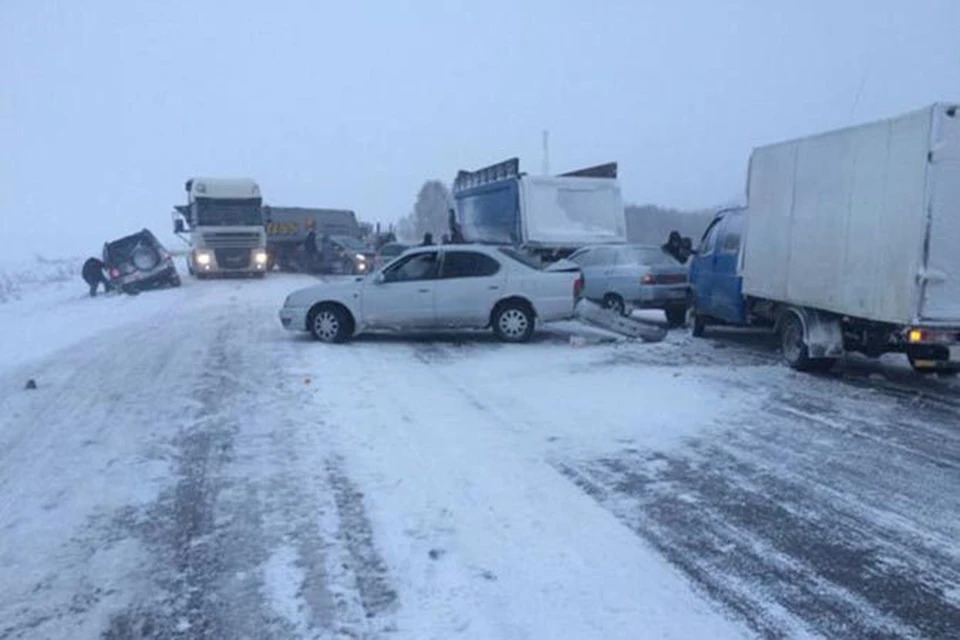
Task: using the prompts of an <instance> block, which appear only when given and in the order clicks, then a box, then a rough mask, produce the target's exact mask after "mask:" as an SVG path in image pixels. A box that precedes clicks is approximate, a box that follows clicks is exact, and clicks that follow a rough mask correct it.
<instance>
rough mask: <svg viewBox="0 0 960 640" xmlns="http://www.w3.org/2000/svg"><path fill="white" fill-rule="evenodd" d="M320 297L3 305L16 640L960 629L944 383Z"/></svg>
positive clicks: (893, 364) (2, 417)
mask: <svg viewBox="0 0 960 640" xmlns="http://www.w3.org/2000/svg"><path fill="white" fill-rule="evenodd" d="M308 282H311V281H310V280H309V279H308V278H306V277H298V276H291V275H271V277H269V278H267V279H266V280H263V281H239V280H236V281H234V280H227V281H208V282H202V283H198V282H195V281H193V280H191V279H186V280H185V282H184V286H183V287H182V288H180V289H171V290H164V291H156V292H148V293H144V294H142V295H140V296H137V297H126V296H110V297H102V298H97V299H90V298H88V297H87V296H86V290H85V286H84V285H83V283H82V282H80V281H79V280H77V279H75V280H73V281H68V282H61V283H59V284H58V283H53V284H47V285H44V286H38V287H32V288H31V290H30V291H29V292H26V293H23V292H21V294H20V295H18V296H17V298H16V299H11V300H9V301H8V302H7V303H6V304H0V332H2V334H0V335H2V336H3V340H2V343H0V585H2V589H0V639H4V640H6V639H8V638H9V639H13V638H43V639H46V638H70V639H74V638H76V639H85V638H91V639H92V638H107V639H121V638H258V639H259V638H396V639H404V640H405V639H410V640H426V639H430V638H437V639H446V638H477V639H480V638H484V639H486V638H511V639H512V638H545V639H551V640H552V639H566V638H570V639H576V640H581V639H583V640H586V639H591V638H598V639H599V638H603V639H613V638H630V639H635V638H676V639H687V638H689V639H701V638H710V639H717V640H724V639H727V638H750V637H763V638H781V637H783V638H807V637H822V638H865V637H870V638H880V637H883V638H888V637H889V638H894V637H908V638H913V637H916V638H920V637H929V638H956V637H958V635H960V542H958V541H960V397H958V394H957V392H958V387H957V386H956V383H955V382H945V381H941V380H937V379H932V380H927V379H919V378H917V377H915V376H913V374H912V373H911V372H910V371H909V369H907V368H906V367H905V366H904V363H903V362H901V361H900V360H899V359H897V358H891V359H888V360H884V361H883V362H879V363H878V362H873V361H868V360H864V359H851V360H850V361H848V362H846V363H845V364H844V365H843V367H841V368H840V370H839V371H837V372H834V373H833V374H830V375H826V376H810V375H801V374H796V373H793V372H791V371H789V370H788V369H786V368H784V367H782V366H780V365H779V364H778V363H777V358H776V354H775V341H774V340H771V339H770V338H769V337H767V336H764V335H762V334H749V333H744V332H724V333H722V334H721V333H720V332H719V331H718V332H716V333H714V334H711V335H710V337H708V339H706V340H694V339H692V338H690V337H688V336H687V335H686V334H685V333H684V332H673V333H672V334H671V335H670V337H668V339H667V340H666V341H664V342H663V343H659V344H654V345H648V344H642V343H636V342H630V341H620V340H617V341H610V340H607V339H606V336H604V334H601V333H599V332H596V331H591V330H587V329H584V328H581V327H580V326H579V325H577V324H576V323H563V324H560V325H557V326H553V327H550V328H548V330H546V331H545V332H543V333H542V334H540V335H539V336H538V338H537V339H536V340H535V341H534V342H533V343H532V344H529V345H503V344H500V343H498V342H496V341H495V340H494V339H493V338H492V337H491V336H487V335H484V334H480V335H458V336H449V335H442V336H437V335H435V336H426V337H422V336H421V337H417V338H413V339H400V338H396V337H389V336H388V337H370V338H364V339H361V340H358V341H356V342H354V343H351V344H347V345H337V346H328V345H320V344H316V343H313V342H311V341H309V340H307V339H305V338H299V337H297V336H295V335H292V334H289V333H287V332H285V331H283V330H282V329H281V328H280V325H279V322H278V320H277V316H276V311H277V309H278V307H279V305H280V304H281V302H282V300H283V298H284V296H285V295H286V294H287V293H289V292H290V291H291V290H292V289H294V288H296V287H299V286H301V285H304V284H306V283H308ZM571 336H585V337H586V340H585V341H581V340H575V341H573V342H571ZM584 342H585V344H584ZM31 378H32V379H35V380H36V382H37V385H38V389H37V390H35V391H26V390H24V384H25V382H26V380H27V379H31Z"/></svg>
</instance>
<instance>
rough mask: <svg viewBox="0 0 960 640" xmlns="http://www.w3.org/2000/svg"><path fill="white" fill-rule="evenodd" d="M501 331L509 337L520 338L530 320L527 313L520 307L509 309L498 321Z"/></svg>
mask: <svg viewBox="0 0 960 640" xmlns="http://www.w3.org/2000/svg"><path fill="white" fill-rule="evenodd" d="M497 325H498V326H499V327H500V331H501V333H503V335H505V336H507V337H508V338H519V337H521V336H523V334H524V333H526V331H527V327H529V326H530V321H529V320H527V315H526V314H525V313H523V312H522V311H520V310H519V309H507V310H506V311H504V312H503V313H501V314H500V321H499V322H498V323H497Z"/></svg>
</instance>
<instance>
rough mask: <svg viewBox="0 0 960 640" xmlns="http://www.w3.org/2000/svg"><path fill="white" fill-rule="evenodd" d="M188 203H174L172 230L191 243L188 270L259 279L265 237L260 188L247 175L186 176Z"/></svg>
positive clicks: (262, 272)
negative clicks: (243, 176) (225, 177)
mask: <svg viewBox="0 0 960 640" xmlns="http://www.w3.org/2000/svg"><path fill="white" fill-rule="evenodd" d="M184 189H185V190H186V192H187V204H186V205H185V206H177V207H174V210H175V213H174V232H175V233H177V234H178V235H180V236H181V237H185V239H186V240H187V242H188V244H189V245H190V252H189V253H188V254H187V270H188V271H189V272H190V274H192V275H194V276H196V277H197V278H206V277H208V276H213V275H229V274H237V275H251V276H257V277H263V276H264V275H265V274H266V271H267V251H266V246H267V235H266V231H265V230H264V226H263V214H262V206H263V199H262V198H261V196H260V187H259V186H258V185H257V183H256V182H254V181H253V180H249V179H223V178H191V179H189V180H187V182H186V184H185V185H184Z"/></svg>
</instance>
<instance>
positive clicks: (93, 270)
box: [80, 258, 110, 298]
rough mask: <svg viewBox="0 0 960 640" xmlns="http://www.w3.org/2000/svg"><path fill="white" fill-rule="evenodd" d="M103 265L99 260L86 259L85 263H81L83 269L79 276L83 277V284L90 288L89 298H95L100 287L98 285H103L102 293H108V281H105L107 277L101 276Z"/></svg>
mask: <svg viewBox="0 0 960 640" xmlns="http://www.w3.org/2000/svg"><path fill="white" fill-rule="evenodd" d="M103 269H104V264H103V262H102V261H101V260H97V259H96V258H88V259H87V261H86V262H84V263H83V269H82V270H81V271H80V275H81V276H83V280H84V282H86V283H87V284H88V285H89V286H90V297H91V298H93V297H96V295H97V288H98V287H99V286H100V283H103V291H104V293H106V292H108V291H110V281H109V280H107V276H105V275H104V274H103Z"/></svg>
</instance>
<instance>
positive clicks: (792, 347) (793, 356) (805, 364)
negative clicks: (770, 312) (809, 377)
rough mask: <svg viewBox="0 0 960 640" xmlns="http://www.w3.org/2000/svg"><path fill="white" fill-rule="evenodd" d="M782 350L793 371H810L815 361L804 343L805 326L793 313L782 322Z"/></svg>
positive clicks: (784, 317) (786, 315)
mask: <svg viewBox="0 0 960 640" xmlns="http://www.w3.org/2000/svg"><path fill="white" fill-rule="evenodd" d="M780 350H781V352H782V353H783V359H784V360H785V361H786V363H787V365H789V367H790V368H791V369H796V370H797V371H809V370H810V369H811V368H813V367H812V363H813V360H811V359H810V354H809V352H808V351H807V345H806V343H804V341H803V324H802V323H801V322H800V318H798V317H797V316H796V315H795V314H793V313H789V312H788V313H785V314H784V316H783V319H782V320H781V321H780Z"/></svg>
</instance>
